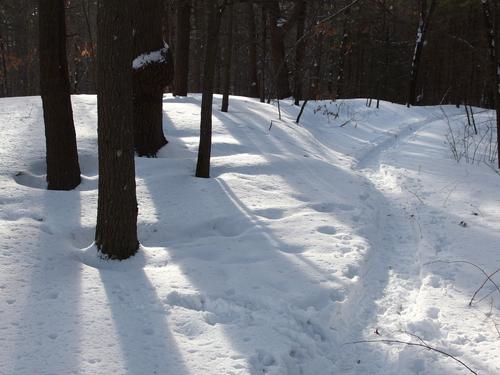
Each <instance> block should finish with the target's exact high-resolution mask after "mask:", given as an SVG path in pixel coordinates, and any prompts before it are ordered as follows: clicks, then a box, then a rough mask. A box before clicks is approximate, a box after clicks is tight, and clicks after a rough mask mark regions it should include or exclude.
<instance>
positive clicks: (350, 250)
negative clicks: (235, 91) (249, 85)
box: [0, 95, 500, 375]
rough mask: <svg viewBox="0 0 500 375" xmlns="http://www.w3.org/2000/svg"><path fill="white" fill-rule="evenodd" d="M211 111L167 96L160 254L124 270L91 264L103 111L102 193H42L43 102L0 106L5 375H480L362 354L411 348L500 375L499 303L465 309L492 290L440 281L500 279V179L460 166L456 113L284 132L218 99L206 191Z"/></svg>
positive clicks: (382, 113)
mask: <svg viewBox="0 0 500 375" xmlns="http://www.w3.org/2000/svg"><path fill="white" fill-rule="evenodd" d="M200 102H201V96H199V95H191V96H190V97H188V98H173V97H171V96H165V98H164V126H165V133H166V134H167V136H168V138H169V141H170V143H169V145H168V146H167V147H165V148H163V149H162V150H161V151H160V153H159V158H157V159H146V158H136V169H137V194H138V201H139V223H138V230H139V238H140V240H141V244H142V245H143V247H141V251H140V252H139V253H138V255H137V256H135V257H134V258H132V259H130V260H127V261H124V262H106V261H104V260H101V259H99V258H98V257H97V253H96V250H95V248H94V247H93V246H92V240H93V231H94V227H95V212H96V203H97V202H96V201H97V190H96V188H97V155H96V106H95V105H96V101H95V97H93V96H76V97H73V104H74V112H75V123H76V128H77V135H78V146H79V153H80V162H81V167H82V173H83V174H84V179H83V183H82V185H81V186H80V187H79V188H78V189H77V190H76V191H71V192H49V191H46V190H43V189H44V186H45V182H44V160H43V158H44V142H43V126H42V125H43V123H42V116H41V103H40V100H39V98H12V99H3V100H2V101H1V103H2V110H1V111H0V123H1V124H5V129H2V130H3V133H2V134H3V135H4V138H3V140H2V141H1V142H2V146H1V147H0V201H1V204H2V205H1V210H0V244H1V245H0V246H1V252H0V270H1V272H0V332H1V333H2V334H1V335H0V345H1V346H2V348H4V350H2V352H1V353H0V373H2V372H4V373H6V374H32V373H42V374H67V373H75V374H110V373H117V374H154V373H157V374H252V375H253V374H263V373H266V374H291V375H294V374H306V375H308V374H338V373H343V374H362V375H364V374H370V375H371V374H374V375H379V374H380V375H381V374H419V373H425V374H456V373H466V372H464V369H463V368H460V367H459V366H457V364H456V363H454V362H453V361H450V360H447V359H446V358H442V357H440V356H438V355H435V354H433V353H429V352H427V351H420V350H418V349H414V348H406V347H387V346H383V345H369V344H356V345H352V344H349V343H351V342H354V341H358V340H366V339H368V340H369V339H374V338H391V337H398V338H402V337H404V338H405V339H408V337H407V336H405V335H404V334H401V333H400V332H401V331H408V332H411V333H415V334H418V335H420V336H421V337H422V338H423V339H425V340H427V341H428V342H429V343H430V344H432V345H434V346H437V347H440V348H445V349H446V350H447V351H449V352H450V353H452V354H454V355H456V356H458V357H460V358H462V359H464V361H466V362H467V363H469V364H471V366H472V367H473V368H475V369H477V370H478V371H479V372H480V373H484V374H490V373H491V374H495V373H498V372H500V364H499V362H498V359H497V358H498V357H499V354H500V353H499V348H498V345H497V344H498V341H496V340H497V338H496V337H495V330H494V326H493V325H492V321H493V320H494V319H496V318H498V300H497V299H495V300H493V302H492V303H493V304H492V305H491V306H492V307H491V313H490V315H489V317H490V318H488V319H486V318H485V315H484V314H483V310H484V307H485V306H486V305H484V304H479V305H478V306H475V307H474V308H473V309H464V306H466V304H467V302H468V301H467V297H470V292H471V291H472V290H473V289H474V287H475V285H477V284H480V283H481V282H482V279H481V275H477V274H476V273H474V272H473V271H472V270H469V269H463V268H462V267H461V266H459V265H456V264H455V265H449V266H441V267H435V266H433V265H429V261H434V260H437V259H450V258H457V259H458V258H462V259H468V260H471V261H474V262H477V263H483V264H484V262H487V263H488V264H491V267H493V266H494V265H495V264H500V259H499V256H498V252H490V253H489V252H488V251H487V249H488V248H494V247H495V244H498V243H499V237H498V234H497V233H499V232H500V231H499V229H500V203H499V201H498V198H497V191H498V190H499V180H500V179H498V176H496V175H495V174H494V173H493V172H492V171H491V170H489V169H482V168H478V167H470V168H464V167H463V166H456V165H454V162H453V161H451V160H449V159H448V156H447V152H448V150H447V149H446V146H445V145H443V137H444V136H443V134H442V131H443V129H444V128H446V125H445V124H444V123H443V122H442V121H441V120H440V115H441V111H440V110H439V109H438V108H412V109H406V108H405V107H403V106H398V105H394V104H390V103H385V102H382V103H381V104H382V105H381V109H380V110H376V109H374V108H367V107H365V106H364V101H361V100H350V101H345V102H341V103H342V104H341V106H342V107H341V108H342V110H341V112H340V116H339V118H338V120H335V121H333V120H332V119H331V118H330V117H329V116H328V113H329V111H335V110H337V109H338V108H334V107H335V106H338V104H333V103H330V102H316V103H312V102H311V103H310V104H309V106H308V107H307V108H306V110H305V112H304V114H303V117H302V121H301V123H302V124H303V125H302V126H298V125H296V124H295V123H294V121H293V120H294V119H295V117H296V115H297V113H298V110H299V109H298V108H297V107H295V106H293V105H291V103H290V102H288V101H284V102H282V111H283V120H282V121H278V120H277V113H276V108H275V107H274V106H272V105H266V104H262V103H259V102H258V101H256V100H254V99H248V98H241V97H231V101H230V111H229V113H222V112H220V111H219V109H218V106H219V105H220V97H218V96H216V98H215V101H214V121H213V128H214V134H213V158H212V178H211V179H196V178H194V177H193V174H194V166H195V161H196V154H197V148H198V135H199V133H198V132H199V130H198V124H199V111H200ZM339 103H340V102H339ZM447 111H448V112H449V114H450V116H455V117H457V118H458V117H459V116H461V115H460V113H459V112H458V111H457V110H453V109H451V108H448V109H447ZM483 116H484V117H485V119H486V116H487V114H486V113H485V114H484V115H483ZM271 121H272V126H270V125H271ZM478 122H479V121H478ZM339 123H340V124H343V123H348V125H347V126H344V127H339V126H338V124H339ZM395 134H397V135H398V137H397V141H396V137H395V136H394V135H395ZM28 135H29V136H28ZM26 139H27V140H28V142H29V145H30V152H26V147H25V146H26V145H25V144H24V142H25V141H24V140H26ZM457 179H458V180H459V181H460V182H462V181H463V184H462V185H461V184H459V183H457V182H456V181H457ZM477 181H480V183H478V182H477ZM479 191H480V193H479ZM443 201H445V206H446V209H444V207H442V202H443ZM464 202H466V203H464ZM469 204H470V205H469ZM472 206H474V207H479V209H478V210H476V209H474V212H476V211H480V214H479V216H473V215H471V213H470V212H467V211H468V210H469V209H472ZM469 211H470V210H469ZM465 215H467V217H465ZM461 220H466V221H467V223H468V227H467V229H466V230H465V229H464V228H463V227H461V226H459V225H458V224H457V223H458V222H460V221H461ZM479 242H481V243H484V244H485V246H484V249H477V246H474V244H477V243H479ZM437 248H439V251H438V250H437ZM470 249H475V252H474V254H473V256H471V254H470ZM489 291H490V289H487V291H486V292H489ZM487 302H488V300H487ZM488 306H489V305H488ZM474 314H475V315H474ZM463 317H466V318H467V322H464V320H463ZM375 332H376V333H375Z"/></svg>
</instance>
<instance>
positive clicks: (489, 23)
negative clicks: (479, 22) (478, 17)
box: [481, 0, 500, 168]
mask: <svg viewBox="0 0 500 375" xmlns="http://www.w3.org/2000/svg"><path fill="white" fill-rule="evenodd" d="M481 2H482V4H483V14H484V22H485V25H486V31H487V33H488V48H489V55H490V65H491V72H492V74H493V76H494V77H495V90H494V91H495V93H494V95H495V110H496V114H497V116H496V117H497V150H498V151H497V159H498V168H500V60H499V58H498V57H499V56H498V44H497V43H498V40H497V37H496V36H497V34H496V30H495V29H496V27H495V26H496V25H495V19H494V15H493V13H492V11H491V7H490V3H489V1H488V0H481Z"/></svg>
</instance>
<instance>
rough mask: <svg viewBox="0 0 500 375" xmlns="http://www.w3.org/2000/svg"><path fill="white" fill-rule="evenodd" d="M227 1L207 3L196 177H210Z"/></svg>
mask: <svg viewBox="0 0 500 375" xmlns="http://www.w3.org/2000/svg"><path fill="white" fill-rule="evenodd" d="M225 5H226V1H218V2H217V3H216V4H213V3H212V2H210V3H208V4H206V7H207V8H208V22H207V32H206V43H205V46H206V47H205V69H204V71H203V95H202V100H201V121H200V145H199V148H198V162H197V164H196V177H204V178H209V177H210V154H211V151H212V103H213V95H214V79H215V65H216V61H217V54H216V51H217V50H218V45H219V30H220V24H221V18H222V12H223V10H224V7H225Z"/></svg>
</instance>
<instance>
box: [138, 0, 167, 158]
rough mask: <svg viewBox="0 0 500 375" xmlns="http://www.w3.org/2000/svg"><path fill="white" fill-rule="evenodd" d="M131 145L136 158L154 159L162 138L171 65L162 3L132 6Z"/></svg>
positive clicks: (159, 0) (153, 2) (156, 0)
mask: <svg viewBox="0 0 500 375" xmlns="http://www.w3.org/2000/svg"><path fill="white" fill-rule="evenodd" d="M132 3H133V20H132V21H133V22H132V23H133V32H132V33H133V36H134V38H133V51H134V56H135V59H134V60H133V68H134V69H133V105H134V144H135V150H136V151H137V154H138V155H139V156H147V157H155V156H156V153H157V152H158V150H159V149H160V148H162V147H163V146H164V145H165V144H167V140H166V139H165V136H164V134H163V110H162V108H163V89H164V88H165V86H166V85H168V84H169V83H170V82H172V79H173V74H174V72H173V61H172V55H171V51H170V48H168V45H167V44H166V43H165V42H164V40H163V36H162V24H161V9H162V8H161V7H162V3H161V0H151V1H148V2H144V1H142V0H134V1H133V2H132Z"/></svg>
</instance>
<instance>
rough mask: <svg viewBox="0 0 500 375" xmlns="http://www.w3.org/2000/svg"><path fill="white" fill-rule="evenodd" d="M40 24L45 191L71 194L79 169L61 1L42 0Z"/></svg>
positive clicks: (40, 4)
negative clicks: (64, 191)
mask: <svg viewBox="0 0 500 375" xmlns="http://www.w3.org/2000/svg"><path fill="white" fill-rule="evenodd" d="M39 22H40V24H39V26H40V29H39V38H40V39H39V43H40V44H39V50H40V89H41V94H42V103H43V118H44V122H45V142H46V148H47V150H46V151H47V154H46V155H47V183H48V189H49V190H71V189H74V188H75V187H76V186H78V184H80V166H79V164H78V151H77V146H76V135H75V126H74V123H73V111H72V108H71V96H70V83H69V73H68V62H67V58H66V22H65V14H64V0H54V1H44V0H41V1H40V2H39Z"/></svg>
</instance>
